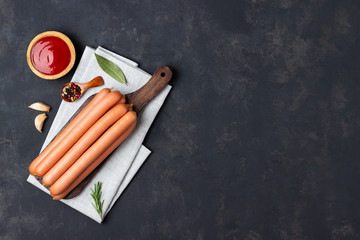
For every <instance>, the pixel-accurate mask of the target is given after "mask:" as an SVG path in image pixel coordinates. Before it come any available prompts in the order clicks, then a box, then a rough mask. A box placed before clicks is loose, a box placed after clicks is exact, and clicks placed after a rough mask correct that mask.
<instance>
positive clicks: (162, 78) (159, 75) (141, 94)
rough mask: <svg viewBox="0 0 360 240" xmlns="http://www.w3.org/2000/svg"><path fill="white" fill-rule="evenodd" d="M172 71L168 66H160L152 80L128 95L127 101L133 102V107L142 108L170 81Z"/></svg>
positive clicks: (138, 109)
mask: <svg viewBox="0 0 360 240" xmlns="http://www.w3.org/2000/svg"><path fill="white" fill-rule="evenodd" d="M171 77H172V72H171V70H170V68H169V67H168V66H160V67H159V68H158V69H157V70H156V72H155V73H154V75H152V77H151V78H150V80H149V81H148V82H147V83H146V84H145V85H144V86H143V87H142V88H140V89H138V90H137V91H135V92H132V93H129V94H127V95H126V102H127V103H130V104H133V109H134V111H136V112H140V111H141V109H142V108H143V107H144V106H145V105H146V104H147V103H148V102H150V101H151V100H152V99H153V98H154V97H155V96H157V95H158V94H159V92H161V90H163V88H164V87H165V86H166V85H167V84H168V83H169V81H170V79H171Z"/></svg>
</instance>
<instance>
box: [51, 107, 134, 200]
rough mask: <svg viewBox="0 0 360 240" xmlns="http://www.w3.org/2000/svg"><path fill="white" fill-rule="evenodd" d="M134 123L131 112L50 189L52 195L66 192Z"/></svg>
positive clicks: (113, 126)
mask: <svg viewBox="0 0 360 240" xmlns="http://www.w3.org/2000/svg"><path fill="white" fill-rule="evenodd" d="M133 122H136V113H135V112H133V111H129V112H127V113H126V114H125V115H124V116H123V117H122V118H120V119H119V120H118V121H117V122H116V123H114V125H112V126H111V127H110V128H109V129H108V130H106V132H105V133H104V134H103V135H102V136H101V137H100V138H99V139H98V140H97V141H96V142H94V144H93V145H91V147H90V148H89V149H88V150H86V151H85V152H84V153H83V154H82V156H81V157H80V158H79V159H78V160H77V161H76V162H75V163H74V164H73V165H72V166H71V167H70V168H69V169H68V170H67V171H66V172H65V173H64V174H63V175H62V176H61V177H60V178H59V179H58V180H57V181H56V182H55V183H54V184H53V185H52V186H51V187H50V193H51V195H58V194H60V193H62V192H64V191H65V190H66V189H67V188H68V187H69V186H70V185H71V183H72V182H74V181H75V179H76V178H78V177H79V176H80V175H81V173H82V172H83V171H85V169H86V168H88V167H89V166H90V165H91V164H92V163H93V162H94V161H95V160H96V158H97V157H99V156H100V154H101V153H102V152H104V151H105V149H107V148H108V147H109V146H110V145H111V144H112V143H113V142H115V140H116V139H117V138H119V137H120V136H121V135H122V134H123V133H124V132H125V131H126V130H127V129H128V128H129V126H130V125H131V124H132V123H133Z"/></svg>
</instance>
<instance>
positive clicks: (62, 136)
mask: <svg viewBox="0 0 360 240" xmlns="http://www.w3.org/2000/svg"><path fill="white" fill-rule="evenodd" d="M109 93H110V89H108V88H104V89H102V90H101V91H100V92H99V93H98V94H96V96H95V97H94V99H93V100H91V101H90V103H89V104H88V105H87V106H86V107H85V108H84V109H83V110H82V111H81V112H80V113H79V115H77V117H76V118H74V120H73V121H71V123H70V124H69V125H68V126H67V127H66V128H65V129H64V131H62V132H61V133H60V134H59V135H58V136H57V137H56V138H55V139H54V140H53V141H52V142H51V143H50V144H49V145H48V146H47V147H46V148H45V149H44V151H42V152H41V153H40V154H39V156H37V157H36V158H35V160H34V161H33V162H32V163H31V164H30V167H29V171H30V173H31V174H32V175H35V168H36V167H37V165H38V164H39V163H40V162H41V161H42V160H43V159H44V158H45V157H46V156H47V155H48V154H49V153H50V152H51V151H52V150H53V149H54V148H55V147H57V146H58V145H59V143H61V142H62V141H63V140H64V139H65V138H66V136H67V135H68V134H69V133H70V132H71V131H72V130H73V129H74V127H75V126H76V125H77V124H79V123H80V122H82V121H83V120H84V118H85V117H86V116H87V115H88V113H89V111H91V110H92V109H93V108H94V106H96V105H97V104H98V102H99V101H101V100H102V99H103V98H104V97H105V96H106V95H107V94H109Z"/></svg>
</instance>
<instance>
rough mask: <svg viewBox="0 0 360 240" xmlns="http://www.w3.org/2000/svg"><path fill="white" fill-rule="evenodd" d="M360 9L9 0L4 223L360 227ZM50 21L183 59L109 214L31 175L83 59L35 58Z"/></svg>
mask: <svg viewBox="0 0 360 240" xmlns="http://www.w3.org/2000/svg"><path fill="white" fill-rule="evenodd" d="M359 23H360V2H359V1H356V0H352V1H350V0H349V1H347V0H341V1H337V0H273V1H266V0H248V1H243V0H241V1H240V0H239V1H235V0H231V1H214V0H212V1H190V0H184V1H167V2H162V3H160V1H150V0H147V1H139V0H128V1H95V0H91V1H62V0H51V1H50V0H49V1H25V0H23V1H19V0H18V1H13V0H0V68H1V74H0V169H1V171H0V239H6V240H7V239H15V240H16V239H27V240H31V239H246V240H260V239H262V240H263V239H284V240H285V239H316V240H319V239H360V208H359V203H360V191H359V183H360V161H359V156H360V132H359V127H360V108H359V106H358V104H359V103H360V97H359V96H360V94H359V90H360V84H359V80H360V61H359V53H360V46H359V37H360V36H359V34H360V28H359ZM46 30H57V31H61V32H64V33H65V34H67V35H68V36H69V37H70V38H71V39H72V40H73V42H74V44H75V47H76V51H77V54H78V56H80V55H81V54H82V52H83V50H84V47H85V46H86V45H89V46H92V47H96V46H98V45H101V46H103V47H106V48H108V49H110V50H113V51H115V52H118V53H120V54H123V55H125V56H128V57H129V58H131V59H133V60H135V61H137V62H139V63H140V66H141V67H142V68H143V69H145V70H146V71H148V72H150V73H151V72H154V71H155V70H156V68H157V67H158V66H159V65H162V64H167V65H169V66H171V67H172V68H173V70H174V73H175V74H174V78H173V81H172V85H173V86H174V88H173V90H172V92H171V94H170V96H169V98H168V99H167V101H166V103H165V105H164V107H163V108H162V110H161V112H160V114H159V115H158V117H157V119H156V121H155V123H154V125H153V126H152V128H151V131H150V132H149V134H148V136H147V138H146V141H145V145H146V146H148V147H149V148H150V149H151V150H152V151H153V153H152V155H151V156H150V157H149V159H148V160H147V162H146V163H145V164H144V165H143V167H142V168H141V169H140V171H139V172H138V174H137V176H136V177H135V178H134V180H133V181H132V183H131V184H130V185H129V187H128V189H127V190H126V191H125V192H124V194H123V195H122V197H121V198H120V199H119V201H118V202H117V203H116V205H115V206H114V208H113V210H112V211H111V212H110V214H109V215H108V216H107V218H106V221H105V223H104V224H103V225H99V224H97V223H95V222H94V221H93V220H91V219H89V218H87V217H85V216H83V215H82V214H80V213H78V212H76V211H75V210H73V209H71V208H69V207H67V206H65V205H64V204H61V203H59V202H56V201H52V200H51V198H49V196H47V195H46V194H44V193H42V192H41V191H40V190H38V189H36V188H34V187H33V186H32V185H30V184H29V183H27V182H26V178H27V176H28V165H29V164H30V162H31V161H32V159H33V158H34V157H35V156H36V155H37V153H38V152H39V150H40V147H41V145H42V143H43V141H44V139H45V136H46V133H47V132H48V130H49V128H50V126H51V123H52V121H53V119H54V117H55V114H56V110H57V108H58V106H59V104H60V97H58V91H59V89H60V87H61V86H62V85H63V84H64V83H65V82H68V81H69V80H70V78H71V76H72V74H73V71H71V72H70V74H68V75H66V76H65V77H63V78H62V79H59V80H56V81H45V80H42V79H40V78H38V77H36V76H35V75H34V74H33V73H32V72H31V71H30V69H29V67H28V66H27V63H26V58H25V55H26V49H27V45H28V44H29V42H30V41H31V39H32V38H33V37H34V36H35V35H37V34H38V33H40V32H43V31H46ZM78 59H79V58H78ZM35 101H44V102H46V103H48V104H49V105H51V106H52V111H51V112H50V113H49V114H48V116H49V118H48V120H47V121H46V123H45V127H44V133H43V134H39V133H37V132H36V130H35V129H34V126H33V120H34V117H35V115H36V114H37V113H36V112H35V111H32V110H30V109H28V108H27V106H28V105H29V104H30V103H32V102H35Z"/></svg>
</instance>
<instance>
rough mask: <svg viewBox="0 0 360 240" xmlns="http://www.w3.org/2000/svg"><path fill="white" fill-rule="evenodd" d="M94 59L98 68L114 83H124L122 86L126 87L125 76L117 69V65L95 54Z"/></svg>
mask: <svg viewBox="0 0 360 240" xmlns="http://www.w3.org/2000/svg"><path fill="white" fill-rule="evenodd" d="M95 57H96V61H97V62H98V64H99V66H100V68H101V69H102V70H103V71H104V72H106V73H107V74H109V75H110V76H111V77H112V78H114V79H115V80H116V81H118V82H120V83H124V84H126V85H127V82H126V79H125V75H124V73H123V71H122V70H121V69H120V68H119V67H118V65H116V64H115V63H113V62H112V61H110V60H109V59H107V58H104V57H102V56H100V55H98V54H96V53H95Z"/></svg>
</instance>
